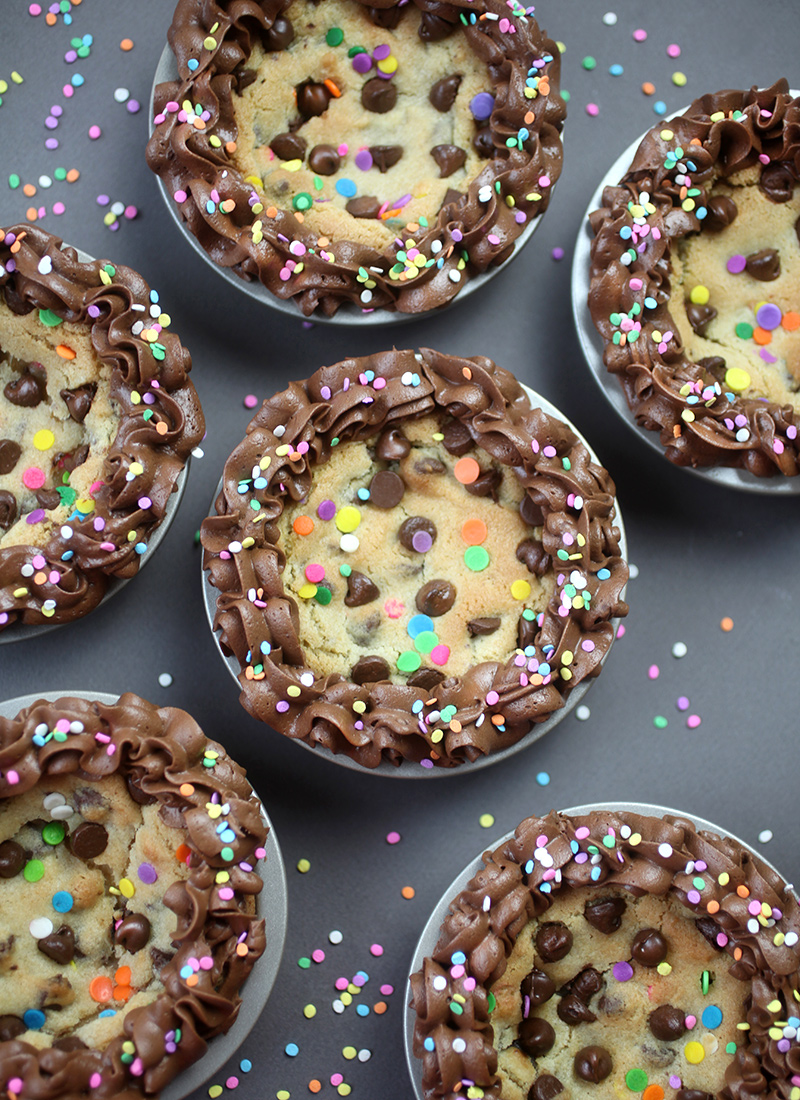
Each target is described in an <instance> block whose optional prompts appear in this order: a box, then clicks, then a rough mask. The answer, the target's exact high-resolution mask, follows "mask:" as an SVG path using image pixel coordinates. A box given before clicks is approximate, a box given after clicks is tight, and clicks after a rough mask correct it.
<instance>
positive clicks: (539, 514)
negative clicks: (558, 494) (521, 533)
mask: <svg viewBox="0 0 800 1100" xmlns="http://www.w3.org/2000/svg"><path fill="white" fill-rule="evenodd" d="M519 515H520V519H521V520H522V522H523V523H527V525H528V526H529V527H541V526H542V524H543V523H544V512H543V511H542V508H541V505H539V504H537V503H536V501H535V500H531V498H530V497H529V496H528V495H527V493H526V495H525V496H524V497H523V498H522V501H521V502H520V506H519Z"/></svg>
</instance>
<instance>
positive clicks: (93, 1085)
mask: <svg viewBox="0 0 800 1100" xmlns="http://www.w3.org/2000/svg"><path fill="white" fill-rule="evenodd" d="M34 7H38V4H36V5H34ZM102 1080H103V1078H102V1077H101V1076H100V1074H99V1073H93V1074H92V1076H91V1077H90V1078H89V1088H90V1089H99V1088H100V1083H101V1082H102Z"/></svg>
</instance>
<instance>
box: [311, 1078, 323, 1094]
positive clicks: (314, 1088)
mask: <svg viewBox="0 0 800 1100" xmlns="http://www.w3.org/2000/svg"><path fill="white" fill-rule="evenodd" d="M321 1088H322V1082H321V1081H318V1080H317V1079H316V1077H313V1078H312V1079H311V1080H310V1081H309V1082H308V1091H309V1092H319V1091H320V1089H321Z"/></svg>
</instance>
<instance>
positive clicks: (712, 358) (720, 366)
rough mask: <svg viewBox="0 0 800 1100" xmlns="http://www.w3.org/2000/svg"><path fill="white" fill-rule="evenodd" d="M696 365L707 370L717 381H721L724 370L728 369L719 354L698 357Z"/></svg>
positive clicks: (723, 376)
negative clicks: (702, 357)
mask: <svg viewBox="0 0 800 1100" xmlns="http://www.w3.org/2000/svg"><path fill="white" fill-rule="evenodd" d="M697 365H698V367H702V368H703V370H704V371H708V373H709V374H710V375H711V376H712V377H713V378H715V379H716V380H717V381H718V382H722V381H723V379H724V378H725V372H726V370H727V369H728V364H727V363H726V362H725V360H724V359H723V358H722V356H721V355H709V356H707V357H706V358H705V359H698V360H697Z"/></svg>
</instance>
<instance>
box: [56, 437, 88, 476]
mask: <svg viewBox="0 0 800 1100" xmlns="http://www.w3.org/2000/svg"><path fill="white" fill-rule="evenodd" d="M88 457H89V444H88V443H82V444H81V445H80V447H76V448H75V450H74V451H72V452H70V453H69V454H66V455H62V456H60V458H61V460H62V465H63V467H64V469H65V470H68V471H69V472H70V473H72V471H73V470H77V468H78V467H79V466H82V465H83V464H84V462H85V461H86V459H87V458H88Z"/></svg>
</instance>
